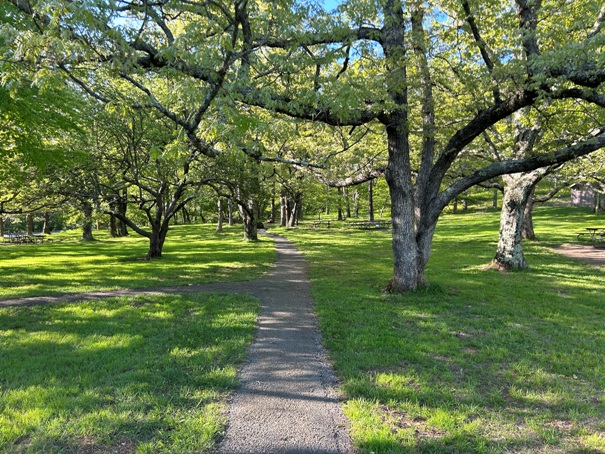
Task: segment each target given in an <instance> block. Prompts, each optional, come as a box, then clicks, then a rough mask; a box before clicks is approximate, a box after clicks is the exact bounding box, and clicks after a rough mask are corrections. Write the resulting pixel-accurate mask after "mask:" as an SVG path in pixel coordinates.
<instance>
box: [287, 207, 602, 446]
mask: <svg viewBox="0 0 605 454" xmlns="http://www.w3.org/2000/svg"><path fill="white" fill-rule="evenodd" d="M599 221H601V218H595V217H594V216H593V215H590V214H588V213H586V212H584V211H581V210H570V209H560V208H542V209H538V210H537V211H536V219H535V223H536V229H537V234H538V236H539V237H540V238H542V239H543V240H544V241H543V242H541V243H528V244H526V254H527V258H528V261H529V263H530V265H531V267H532V269H531V271H529V272H524V273H509V274H501V273H498V272H496V271H482V270H481V268H482V267H483V266H484V265H486V264H487V263H489V262H490V260H491V259H492V258H493V256H494V254H495V247H496V244H497V235H498V213H474V214H466V215H447V216H444V217H443V218H442V220H441V221H440V223H439V226H438V229H437V233H436V237H435V243H434V248H433V255H432V257H431V260H430V263H429V267H428V270H427V277H428V280H429V282H430V283H431V286H430V287H429V288H428V289H425V290H422V291H418V292H415V293H411V294H406V295H387V294H384V293H383V292H382V287H383V286H384V285H386V283H387V282H388V280H389V278H390V274H391V267H392V262H391V257H392V253H391V245H390V234H389V233H387V232H380V231H369V232H368V231H365V232H360V231H353V230H344V229H343V230H334V229H330V230H329V231H328V230H319V229H318V230H311V229H297V230H293V231H290V232H287V233H286V235H287V236H288V237H290V238H291V239H293V240H294V241H295V242H296V244H297V246H298V247H299V249H300V250H301V251H302V252H303V253H304V254H305V256H306V257H307V258H308V260H309V261H310V275H311V279H312V283H313V294H314V297H315V299H316V301H317V310H318V313H319V316H320V324H321V329H322V332H323V335H324V343H325V346H326V347H327V349H328V351H329V353H330V355H331V358H332V359H333V361H334V363H335V367H336V369H337V373H338V374H339V376H340V378H341V380H342V388H343V391H344V392H345V394H346V396H347V402H346V405H345V411H346V413H347V415H348V416H349V417H350V418H351V420H352V432H353V437H354V440H355V443H356V445H357V446H358V447H359V448H360V451H361V452H363V453H369V452H374V453H470V452H473V453H504V452H517V453H558V452H561V453H564V452H565V453H572V452H573V453H597V452H605V361H603V358H604V357H605V303H604V300H605V298H604V292H603V290H604V284H603V282H604V281H603V273H602V268H600V269H599V268H596V267H593V266H588V265H585V264H583V263H581V262H578V261H574V260H570V259H567V258H565V257H563V256H560V255H558V254H556V253H555V252H553V251H552V250H551V249H549V248H547V247H546V245H555V244H561V243H565V242H572V241H574V238H575V232H577V231H581V230H582V229H583V228H584V227H585V226H589V225H594V223H598V222H599ZM601 223H603V224H605V222H601Z"/></svg>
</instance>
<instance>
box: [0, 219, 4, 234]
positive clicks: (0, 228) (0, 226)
mask: <svg viewBox="0 0 605 454" xmlns="http://www.w3.org/2000/svg"><path fill="white" fill-rule="evenodd" d="M0 238H4V217H3V216H2V215H0Z"/></svg>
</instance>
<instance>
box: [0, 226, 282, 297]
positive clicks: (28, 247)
mask: <svg viewBox="0 0 605 454" xmlns="http://www.w3.org/2000/svg"><path fill="white" fill-rule="evenodd" d="M214 230H215V226H213V225H178V226H173V227H171V230H170V232H169V233H168V238H167V240H166V244H165V246H164V251H163V254H162V258H161V259H159V260H154V261H152V262H147V261H145V260H143V259H144V257H145V255H146V253H147V249H148V247H149V241H148V240H147V239H146V238H143V237H141V236H139V235H135V234H131V235H130V236H128V237H125V238H110V237H109V234H108V232H107V231H95V237H96V238H97V241H92V242H83V241H80V239H79V238H80V236H81V233H80V232H77V231H71V232H66V233H61V234H58V235H53V236H52V238H53V240H54V241H53V243H52V244H25V245H14V244H8V245H0V299H10V298H18V297H25V296H40V295H53V294H62V293H73V292H85V291H90V290H101V289H118V288H143V287H157V286H171V285H186V284H198V283H207V282H216V281H226V280H232V281H234V280H240V281H241V280H250V279H254V278H256V277H259V276H260V275H262V274H263V273H264V272H266V271H267V270H268V268H269V266H270V264H271V263H272V262H273V261H274V260H275V251H274V248H273V242H272V241H271V240H268V239H263V238H261V240H260V241H258V242H248V243H246V242H243V241H242V230H241V226H235V227H227V228H225V230H224V231H223V232H222V233H215V231H214Z"/></svg>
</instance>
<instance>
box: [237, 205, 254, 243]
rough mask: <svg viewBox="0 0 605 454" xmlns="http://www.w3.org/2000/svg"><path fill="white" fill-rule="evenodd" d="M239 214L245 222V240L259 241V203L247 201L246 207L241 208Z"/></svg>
mask: <svg viewBox="0 0 605 454" xmlns="http://www.w3.org/2000/svg"><path fill="white" fill-rule="evenodd" d="M239 212H240V215H241V217H242V220H243V222H244V240H246V241H256V240H258V202H257V200H256V199H254V198H251V199H249V200H247V201H246V206H242V205H240V206H239Z"/></svg>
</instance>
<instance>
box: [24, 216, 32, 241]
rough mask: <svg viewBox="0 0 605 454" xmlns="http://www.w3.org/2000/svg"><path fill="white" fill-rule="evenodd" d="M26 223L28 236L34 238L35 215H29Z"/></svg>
mask: <svg viewBox="0 0 605 454" xmlns="http://www.w3.org/2000/svg"><path fill="white" fill-rule="evenodd" d="M25 221H26V228H27V235H28V236H33V234H34V215H33V214H31V213H29V214H28V215H27V216H26V217H25Z"/></svg>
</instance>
